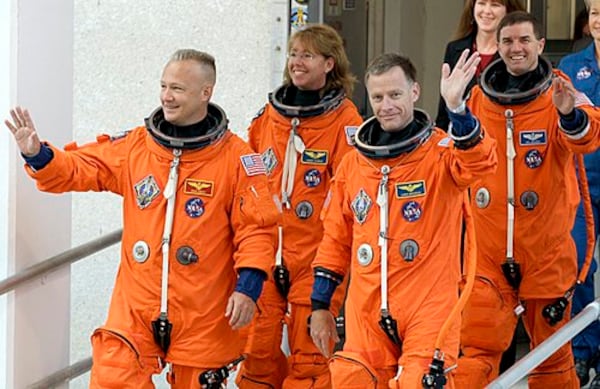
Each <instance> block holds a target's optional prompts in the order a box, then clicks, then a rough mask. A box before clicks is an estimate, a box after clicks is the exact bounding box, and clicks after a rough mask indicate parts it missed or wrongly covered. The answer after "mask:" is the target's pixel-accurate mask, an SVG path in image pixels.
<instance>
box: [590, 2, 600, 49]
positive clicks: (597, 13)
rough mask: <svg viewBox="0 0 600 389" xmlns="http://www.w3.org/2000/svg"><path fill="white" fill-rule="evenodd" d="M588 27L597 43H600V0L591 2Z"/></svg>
mask: <svg viewBox="0 0 600 389" xmlns="http://www.w3.org/2000/svg"><path fill="white" fill-rule="evenodd" d="M588 26H589V30H590V34H591V35H592V37H593V38H594V41H595V42H600V0H592V1H590V10H589V20H588Z"/></svg>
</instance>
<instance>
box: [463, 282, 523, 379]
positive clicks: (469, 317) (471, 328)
mask: <svg viewBox="0 0 600 389" xmlns="http://www.w3.org/2000/svg"><path fill="white" fill-rule="evenodd" d="M500 276H502V275H500ZM496 285H497V283H495V282H493V281H491V280H490V279H487V278H483V277H477V278H476V279H475V285H474V287H473V291H472V293H471V296H470V298H469V301H468V302H467V305H466V307H465V309H464V311H463V321H462V327H461V338H460V341H461V350H462V354H463V355H462V356H461V357H460V358H459V359H458V367H457V369H456V374H455V377H454V383H455V386H456V387H457V388H460V389H462V388H484V387H485V386H486V385H487V384H488V383H490V382H491V381H492V380H493V379H495V378H496V377H497V376H498V370H499V367H500V366H499V365H500V360H501V358H502V353H503V352H504V351H505V350H506V349H507V348H508V346H509V345H510V342H511V339H512V336H513V334H514V331H515V328H516V325H517V316H516V315H515V313H514V307H515V306H516V305H517V300H516V294H515V292H514V291H513V290H512V289H511V288H510V287H508V286H507V287H506V288H503V289H502V290H500V289H499V288H498V287H497V286H496Z"/></svg>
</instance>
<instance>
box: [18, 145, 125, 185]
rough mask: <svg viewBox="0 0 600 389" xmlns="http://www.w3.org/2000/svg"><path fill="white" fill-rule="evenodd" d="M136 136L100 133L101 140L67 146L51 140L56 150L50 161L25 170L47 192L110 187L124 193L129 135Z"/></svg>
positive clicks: (53, 150)
mask: <svg viewBox="0 0 600 389" xmlns="http://www.w3.org/2000/svg"><path fill="white" fill-rule="evenodd" d="M134 136H135V135H134V134H130V135H128V136H126V137H125V138H119V139H117V140H111V139H110V137H108V136H99V137H98V141H97V142H94V143H89V144H87V145H84V146H82V147H78V146H77V145H76V144H75V143H71V144H69V145H67V146H66V147H65V150H60V149H58V148H57V147H55V146H53V145H50V144H47V146H48V147H50V148H51V150H52V153H53V154H54V157H53V158H52V160H50V162H49V163H48V165H46V166H45V167H44V168H42V169H40V170H38V171H34V170H33V169H32V168H31V167H30V166H29V165H25V170H26V171H27V174H29V176H30V177H32V178H33V179H35V180H36V184H37V187H38V189H39V190H41V191H44V192H51V193H63V192H70V191H76V192H86V191H94V192H101V191H110V192H113V193H116V194H122V193H123V188H122V185H121V183H122V182H123V180H121V179H120V178H121V175H122V174H123V171H124V168H125V164H126V159H127V155H128V153H127V150H128V146H127V142H128V139H127V138H129V137H134Z"/></svg>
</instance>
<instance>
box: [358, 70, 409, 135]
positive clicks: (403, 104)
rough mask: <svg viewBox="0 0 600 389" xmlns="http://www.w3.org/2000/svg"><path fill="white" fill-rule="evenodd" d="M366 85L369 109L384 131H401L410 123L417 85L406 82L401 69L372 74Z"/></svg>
mask: <svg viewBox="0 0 600 389" xmlns="http://www.w3.org/2000/svg"><path fill="white" fill-rule="evenodd" d="M366 84H367V85H366V86H367V93H368V94H369V102H370V103H371V108H372V109H373V113H374V114H375V116H376V117H377V120H378V121H379V124H380V125H381V128H383V130H384V131H387V132H395V131H401V130H403V129H404V128H405V127H406V126H407V125H408V124H409V123H410V122H412V120H413V110H414V107H415V101H417V99H418V98H419V84H417V83H416V82H411V81H409V80H407V79H406V75H405V74H404V70H402V68H401V67H399V66H394V67H393V68H391V69H390V70H388V71H387V72H385V73H382V74H378V75H373V74H372V75H370V76H369V79H368V80H367V83H366Z"/></svg>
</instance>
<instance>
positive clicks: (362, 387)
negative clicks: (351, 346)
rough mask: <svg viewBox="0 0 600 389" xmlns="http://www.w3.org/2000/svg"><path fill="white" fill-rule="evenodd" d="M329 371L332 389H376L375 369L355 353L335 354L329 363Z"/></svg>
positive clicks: (341, 352) (342, 352)
mask: <svg viewBox="0 0 600 389" xmlns="http://www.w3.org/2000/svg"><path fill="white" fill-rule="evenodd" d="M329 369H330V370H331V381H332V384H333V385H332V386H333V387H334V388H344V389H369V388H373V389H376V388H377V374H376V372H375V369H373V367H372V366H371V365H370V364H369V362H367V361H366V360H365V359H364V358H363V357H361V356H360V355H359V354H357V353H352V352H347V351H340V352H337V353H335V354H334V355H333V358H332V359H331V362H329Z"/></svg>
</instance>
